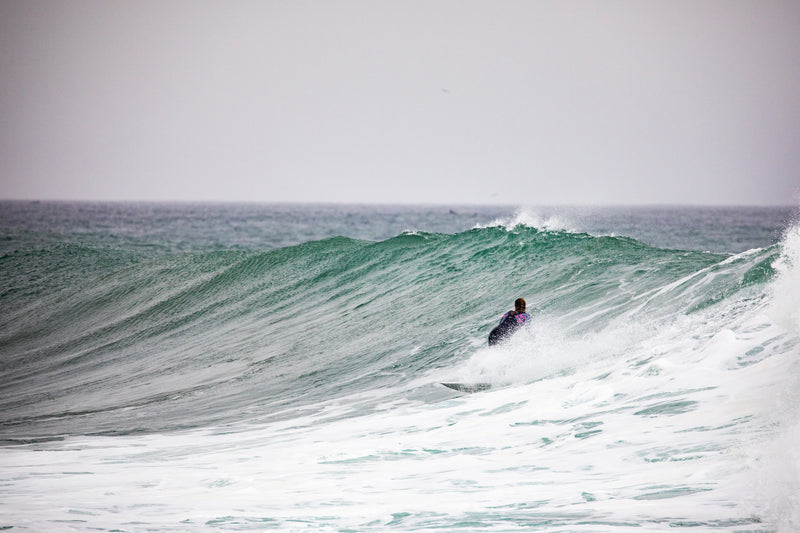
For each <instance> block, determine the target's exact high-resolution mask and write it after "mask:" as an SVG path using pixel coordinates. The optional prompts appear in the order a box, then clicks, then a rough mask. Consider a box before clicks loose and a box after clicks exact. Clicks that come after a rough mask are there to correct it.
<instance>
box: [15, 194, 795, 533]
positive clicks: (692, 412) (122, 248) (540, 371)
mask: <svg viewBox="0 0 800 533" xmlns="http://www.w3.org/2000/svg"><path fill="white" fill-rule="evenodd" d="M794 214H795V210H794V209H791V208H727V209H723V208H659V209H655V208H653V209H622V208H619V209H610V208H609V209H596V210H580V209H571V210H570V209H550V210H547V209H528V210H517V211H514V210H504V209H501V208H486V207H483V208H478V207H463V208H452V209H450V208H436V207H419V208H410V207H396V208H395V207H385V206H384V207H365V206H350V207H347V206H340V207H332V206H287V205H283V206H258V205H249V206H248V205H221V206H213V205H197V206H192V205H165V204H67V203H25V202H5V203H0V265H2V267H1V268H0V443H2V446H0V528H5V529H11V530H21V531H264V530H279V531H294V530H305V531H308V530H313V531H385V530H401V531H434V530H436V531H440V530H452V531H485V530H491V531H598V532H605V531H628V530H632V531H634V530H635V531H666V530H672V529H673V528H676V527H679V528H689V529H690V530H721V531H796V530H798V529H799V528H800V496H798V495H799V494H800V452H798V451H797V444H798V442H800V418H799V416H798V415H800V392H798V391H800V388H798V385H800V382H799V381H800V380H799V378H800V360H799V356H800V226H798V225H797V224H796V223H795V222H793V220H794V219H793V216H794ZM520 296H521V297H524V298H525V299H526V300H527V302H528V312H529V313H530V314H531V316H532V325H531V326H530V327H529V328H527V329H525V330H524V331H521V332H520V333H518V334H517V335H516V336H515V337H514V338H513V339H512V340H511V341H510V342H509V343H507V344H505V345H503V346H500V347H493V348H491V349H490V348H488V347H487V345H486V337H487V335H488V333H489V331H490V330H491V329H492V328H493V327H494V326H495V325H496V324H497V322H498V320H499V318H500V316H501V315H502V314H503V313H504V312H505V311H507V310H508V309H510V308H511V306H512V305H513V301H514V299H515V298H517V297H520ZM454 381H456V382H480V383H491V385H492V387H491V389H489V390H485V391H481V392H477V393H474V394H464V393H459V392H456V391H453V390H451V389H447V388H445V387H443V386H442V385H441V382H454Z"/></svg>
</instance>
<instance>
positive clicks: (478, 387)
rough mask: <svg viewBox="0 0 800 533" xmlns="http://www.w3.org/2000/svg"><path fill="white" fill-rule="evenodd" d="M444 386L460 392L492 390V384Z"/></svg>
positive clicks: (448, 384)
mask: <svg viewBox="0 0 800 533" xmlns="http://www.w3.org/2000/svg"><path fill="white" fill-rule="evenodd" d="M442 385H444V386H445V387H448V388H450V389H453V390H457V391H459V392H480V391H484V390H489V389H491V388H492V384H491V383H442Z"/></svg>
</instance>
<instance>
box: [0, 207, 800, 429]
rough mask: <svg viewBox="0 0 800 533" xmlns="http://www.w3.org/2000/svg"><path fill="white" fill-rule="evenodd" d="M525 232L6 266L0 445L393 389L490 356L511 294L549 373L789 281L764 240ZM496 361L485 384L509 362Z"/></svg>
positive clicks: (268, 411)
mask: <svg viewBox="0 0 800 533" xmlns="http://www.w3.org/2000/svg"><path fill="white" fill-rule="evenodd" d="M524 218H525V217H519V216H517V217H516V218H515V219H514V220H511V221H508V222H507V223H499V224H490V225H488V226H487V227H476V228H474V229H471V230H468V231H464V232H460V233H456V234H441V233H425V232H405V233H403V234H400V235H397V236H395V237H393V238H390V239H387V240H383V241H379V242H371V241H364V240H356V239H350V238H345V237H335V238H329V239H323V240H318V241H312V242H307V243H304V244H300V245H295V246H288V247H284V248H278V249H274V250H268V251H263V250H255V249H237V250H233V251H230V250H228V251H195V252H185V253H170V254H161V255H152V254H146V253H142V252H141V251H131V250H119V249H115V248H112V247H107V246H106V247H103V246H98V247H95V246H91V245H86V244H82V245H74V244H69V245H58V244H56V245H51V246H49V247H45V248H41V249H36V250H33V251H30V252H28V253H12V254H7V255H6V256H4V257H3V258H2V259H0V260H1V261H2V264H3V266H4V271H5V274H4V276H5V277H4V280H3V287H4V290H3V291H2V295H1V296H0V305H2V309H3V311H2V314H0V331H2V333H0V365H1V366H0V375H2V378H3V379H2V385H0V393H1V394H0V398H2V400H0V412H2V413H3V415H2V418H0V430H1V431H2V432H3V433H4V434H6V435H7V436H10V437H14V438H22V437H23V436H24V437H25V438H28V437H31V436H43V435H57V434H65V433H71V432H78V433H112V434H118V433H129V432H138V431H162V430H165V429H176V428H184V427H197V426H201V425H206V424H212V423H222V422H225V421H230V420H233V419H243V418H247V417H253V416H273V415H275V413H281V412H284V411H285V410H287V409H299V408H302V407H303V406H307V405H310V404H312V403H314V402H315V401H318V400H319V399H320V398H331V397H337V396H343V395H346V394H351V393H353V392H354V391H361V390H365V389H370V388H376V387H390V386H391V387H398V386H399V387H402V386H404V384H408V383H414V382H415V381H414V380H415V379H418V378H420V376H423V375H425V373H426V372H429V371H431V370H436V369H452V368H454V367H456V366H458V365H464V364H469V361H472V364H473V366H474V365H476V364H477V363H476V361H478V360H480V357H482V356H484V357H488V356H485V355H480V354H483V352H481V351H480V347H482V346H483V345H484V344H485V337H486V335H487V334H488V331H489V330H490V329H491V327H493V325H494V322H496V320H497V317H499V315H500V314H502V313H503V312H504V311H505V310H506V309H505V308H506V307H508V306H509V305H510V302H512V301H513V299H514V298H516V297H518V296H523V297H525V298H526V300H527V301H528V305H529V311H531V312H532V314H533V316H534V326H533V328H532V329H533V330H534V331H537V332H539V337H538V341H536V342H534V343H533V344H531V343H530V342H529V344H528V345H527V348H526V350H525V353H530V352H531V351H532V350H536V351H538V352H539V353H542V354H547V355H548V356H552V357H554V358H557V357H558V354H559V352H561V353H563V352H564V351H565V349H564V348H563V347H564V345H565V344H569V343H572V344H573V346H572V347H571V348H569V349H566V351H569V352H572V353H581V354H583V355H582V357H600V356H601V355H602V356H603V357H614V356H618V355H619V354H620V353H621V350H620V348H619V344H618V342H617V344H615V342H616V341H618V339H619V338H621V336H620V331H622V330H624V329H625V328H626V327H628V328H630V326H631V324H635V325H636V328H635V329H636V330H637V331H639V333H638V334H637V335H639V336H643V335H646V334H647V332H651V331H653V330H657V329H659V328H664V327H674V326H675V324H677V323H679V322H680V320H681V319H682V317H686V316H691V315H693V314H697V313H704V312H710V310H716V309H723V311H716V312H723V313H727V314H728V315H730V316H731V317H735V316H736V315H737V313H741V312H742V309H744V308H746V307H747V306H746V305H742V302H743V301H744V302H747V301H757V300H761V299H764V298H767V293H768V286H769V283H770V281H771V280H772V279H773V278H775V276H776V272H779V277H780V279H782V280H788V277H787V276H791V275H794V274H786V272H787V271H788V272H794V271H795V270H793V268H794V267H793V266H792V265H790V264H789V263H787V260H786V259H785V258H782V259H779V257H785V256H781V255H780V254H781V250H782V248H781V247H780V246H779V245H776V246H772V247H769V248H764V249H756V250H750V251H748V252H744V253H741V254H735V255H729V254H714V253H704V252H695V251H683V250H670V249H661V248H655V247H651V246H648V245H645V244H643V243H641V242H639V241H636V240H634V239H631V238H627V237H616V236H592V235H589V234H586V233H579V232H574V231H572V230H568V229H565V228H559V229H546V228H548V227H550V228H557V227H559V226H561V225H562V224H559V223H556V221H552V220H551V221H544V223H543V224H542V223H541V221H535V220H524ZM543 228H544V229H546V231H545V230H543ZM509 229H513V231H510V230H509ZM792 239H794V238H792ZM793 242H795V241H794V240H791V239H790V241H788V244H787V247H788V248H789V249H792V246H794V245H793V244H792V243H793ZM21 280H24V281H25V282H24V283H22V282H21ZM779 283H787V284H789V285H791V286H792V287H796V285H797V284H796V280H794V279H791V280H788V281H781V282H779ZM18 287H26V289H25V290H20V289H18ZM782 292H787V294H788V291H782ZM542 332H550V334H549V336H548V335H545V334H544V333H542ZM624 338H626V339H630V338H632V335H630V334H627V335H625V336H624ZM524 340H525V339H524V337H521V340H520V341H519V342H523V341H524ZM476 350H478V354H479V355H478V356H476ZM756 358H757V357H755V356H754V358H753V359H756ZM544 359H546V358H544ZM576 361H577V360H572V361H571V362H570V364H572V365H573V366H574V364H577V363H576ZM506 363H507V369H506V370H505V371H499V370H495V371H494V374H493V376H492V379H495V380H497V381H503V380H504V379H505V380H507V378H508V374H509V373H510V372H511V370H510V369H511V368H513V367H515V365H516V368H520V367H524V366H525V365H524V364H521V363H520V361H519V360H514V359H513V358H512V359H508V360H507V361H506ZM478 366H480V365H479V364H478ZM567 367H569V365H562V368H561V369H562V370H563V369H564V368H567ZM473 370H474V369H473ZM464 371H465V372H466V373H469V372H470V371H469V370H464ZM481 372H483V371H481V370H474V371H473V373H477V374H480V373H481ZM540 375H541V372H540V371H539V370H535V369H532V370H530V371H528V372H518V376H520V377H519V379H523V380H530V379H536V378H537V377H539V376H540Z"/></svg>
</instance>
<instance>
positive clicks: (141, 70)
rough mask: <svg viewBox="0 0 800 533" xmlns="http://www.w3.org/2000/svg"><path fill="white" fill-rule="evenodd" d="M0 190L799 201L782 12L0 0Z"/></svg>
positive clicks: (799, 51)
mask: <svg viewBox="0 0 800 533" xmlns="http://www.w3.org/2000/svg"><path fill="white" fill-rule="evenodd" d="M0 179H1V180H2V182H0V198H28V199H90V200H106V199H107V200H190V201H192V200H208V201H263V202H271V201H311V202H316V201H337V202H381V203H397V202H411V203H445V204H447V203H503V204H532V205H540V204H632V203H683V204H793V203H796V201H797V193H798V192H800V2H797V1H794V0H787V1H774V0H773V1H770V0H766V1H763V0H758V1H755V0H754V1H737V0H697V1H681V0H652V1H642V0H630V1H615V0H605V1H594V2H592V1H588V0H587V1H571V0H553V1H536V0H531V1H502V0H501V1H468V0H467V1H465V0H453V1H437V0H425V1H413V0H412V1H396V2H390V1H370V0H365V1H363V2H336V1H322V2H320V1H295V0H292V1H289V0H286V1H281V2H278V1H267V0H264V1H221V0H220V1H218V2H210V1H199V2H198V1H194V0H191V1H189V0H187V1H169V0H167V1H161V0H159V1H149V0H145V1H136V2H133V1H121V0H79V1H59V0H54V1H51V0H47V1H41V0H33V1H31V0H19V1H10V0H0Z"/></svg>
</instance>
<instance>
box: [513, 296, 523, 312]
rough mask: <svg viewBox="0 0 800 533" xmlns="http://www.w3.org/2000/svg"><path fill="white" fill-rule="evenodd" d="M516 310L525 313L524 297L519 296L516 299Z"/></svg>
mask: <svg viewBox="0 0 800 533" xmlns="http://www.w3.org/2000/svg"><path fill="white" fill-rule="evenodd" d="M514 310H515V311H517V312H518V313H524V312H525V300H523V299H522V298H517V299H516V300H514Z"/></svg>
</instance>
